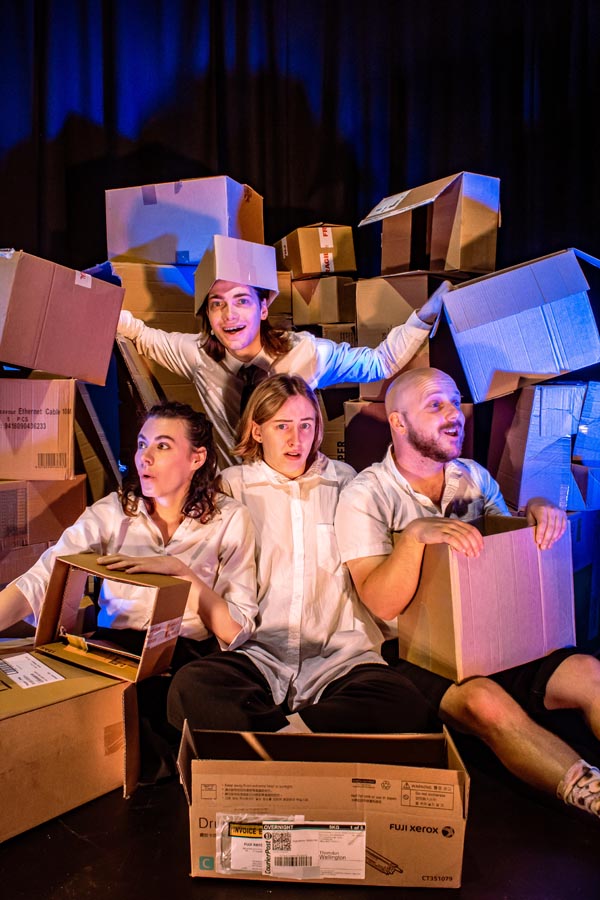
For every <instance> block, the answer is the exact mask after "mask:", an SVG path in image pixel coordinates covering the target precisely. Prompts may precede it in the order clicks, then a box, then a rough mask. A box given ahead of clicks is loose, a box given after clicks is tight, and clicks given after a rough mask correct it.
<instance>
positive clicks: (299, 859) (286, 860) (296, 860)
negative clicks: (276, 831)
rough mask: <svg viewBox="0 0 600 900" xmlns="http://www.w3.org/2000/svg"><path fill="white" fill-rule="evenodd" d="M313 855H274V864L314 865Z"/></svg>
mask: <svg viewBox="0 0 600 900" xmlns="http://www.w3.org/2000/svg"><path fill="white" fill-rule="evenodd" d="M312 864H313V858H312V856H274V857H273V865H274V866H312Z"/></svg>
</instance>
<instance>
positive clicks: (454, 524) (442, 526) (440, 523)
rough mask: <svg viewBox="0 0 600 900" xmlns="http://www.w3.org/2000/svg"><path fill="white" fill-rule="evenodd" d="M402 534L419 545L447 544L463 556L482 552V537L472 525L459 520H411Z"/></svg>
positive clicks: (474, 555)
mask: <svg viewBox="0 0 600 900" xmlns="http://www.w3.org/2000/svg"><path fill="white" fill-rule="evenodd" d="M404 534H410V536H411V537H412V538H413V540H415V541H418V542H419V543H420V544H448V546H449V547H452V549H453V550H457V551H458V552H459V553H464V554H465V556H471V557H476V556H479V554H480V553H481V551H482V550H483V537H482V536H481V534H480V533H479V531H477V529H476V528H475V526H474V525H469V523H468V522H462V521H461V520H460V519H444V518H442V517H441V516H440V517H439V518H438V517H435V516H434V517H427V518H423V519H413V521H412V522H410V523H409V524H408V525H407V526H406V528H405V529H404Z"/></svg>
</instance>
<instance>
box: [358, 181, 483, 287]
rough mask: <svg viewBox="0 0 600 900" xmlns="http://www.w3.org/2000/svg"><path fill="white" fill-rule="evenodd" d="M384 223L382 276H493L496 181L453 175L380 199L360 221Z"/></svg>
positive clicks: (364, 222)
mask: <svg viewBox="0 0 600 900" xmlns="http://www.w3.org/2000/svg"><path fill="white" fill-rule="evenodd" d="M379 221H381V222H382V223H383V226H382V235H381V271H382V273H383V274H384V275H387V274H390V273H393V272H399V271H402V270H414V269H437V270H442V271H449V272H493V270H494V269H495V267H496V239H497V234H498V227H499V225H500V179H498V178H493V177H490V176H487V175H476V174H475V173H473V172H458V173H457V174H456V175H449V176H447V177H446V178H440V179H438V180H437V181H432V182H430V183H429V184H423V185H420V186H419V187H415V188H411V189H410V190H407V191H402V192H401V193H400V194H394V195H393V196H391V197H384V199H383V200H381V201H380V202H379V203H378V204H377V206H375V207H374V209H372V210H371V212H370V213H369V214H368V215H367V216H366V217H365V218H364V219H363V220H362V222H360V223H359V224H360V225H367V224H369V223H371V222H379Z"/></svg>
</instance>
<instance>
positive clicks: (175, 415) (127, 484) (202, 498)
mask: <svg viewBox="0 0 600 900" xmlns="http://www.w3.org/2000/svg"><path fill="white" fill-rule="evenodd" d="M148 419H179V420H181V421H182V422H184V423H185V428H186V434H187V437H188V440H189V442H190V444H191V445H192V447H194V448H195V449H198V448H200V447H203V448H204V449H205V450H206V461H205V463H204V465H203V466H201V467H200V468H199V469H197V470H196V471H195V472H194V474H193V475H192V481H191V484H190V489H189V491H188V495H187V497H186V499H185V502H184V504H183V509H182V510H181V512H182V513H183V515H184V516H189V517H190V518H191V519H199V520H200V521H201V522H202V523H203V524H204V523H205V522H209V521H210V519H212V517H213V516H214V515H215V513H216V512H217V494H218V493H219V492H220V491H221V476H220V475H219V474H218V465H217V451H216V449H215V445H214V440H213V430H212V425H211V423H210V422H209V421H208V419H207V418H206V416H205V414H204V413H202V412H197V411H196V410H195V409H192V407H191V406H190V405H189V404H187V403H179V402H177V401H175V400H170V401H165V402H163V403H157V404H156V405H155V406H153V407H152V408H151V409H150V410H148V412H147V413H146V414H145V415H144V417H143V419H142V421H141V422H140V428H142V427H143V425H144V423H145V422H147V421H148ZM119 497H120V500H121V505H122V507H123V512H124V513H125V515H127V516H134V515H136V513H137V509H138V505H139V501H140V499H143V500H144V503H145V504H146V508H147V510H148V512H149V513H150V514H152V513H153V512H154V499H153V498H152V497H145V496H144V494H143V492H142V486H141V484H140V479H139V476H138V473H137V470H136V469H135V467H132V471H130V472H129V473H128V476H127V478H126V479H125V481H124V482H123V485H122V487H121V489H120V490H119Z"/></svg>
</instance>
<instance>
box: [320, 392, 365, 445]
mask: <svg viewBox="0 0 600 900" xmlns="http://www.w3.org/2000/svg"><path fill="white" fill-rule="evenodd" d="M356 395H357V390H356V387H354V386H352V385H348V386H345V387H331V388H325V389H324V390H320V391H317V397H318V399H319V406H320V408H321V415H322V416H323V441H322V443H321V452H322V453H324V454H325V456H328V457H329V458H330V459H339V460H341V461H342V462H343V461H344V460H345V459H346V449H345V446H346V445H345V427H344V404H345V403H346V401H347V400H354V399H356Z"/></svg>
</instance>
